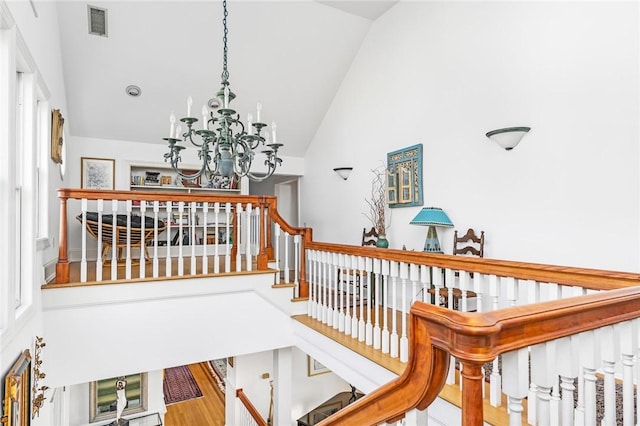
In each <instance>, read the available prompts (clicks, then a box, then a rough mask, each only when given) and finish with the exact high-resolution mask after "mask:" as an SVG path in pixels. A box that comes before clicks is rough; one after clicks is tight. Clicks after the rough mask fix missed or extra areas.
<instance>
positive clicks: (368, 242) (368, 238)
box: [361, 227, 378, 246]
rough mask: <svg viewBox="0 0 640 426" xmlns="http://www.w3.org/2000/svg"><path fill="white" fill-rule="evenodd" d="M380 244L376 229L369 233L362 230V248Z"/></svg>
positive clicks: (372, 228)
mask: <svg viewBox="0 0 640 426" xmlns="http://www.w3.org/2000/svg"><path fill="white" fill-rule="evenodd" d="M377 242H378V232H376V228H374V227H371V229H370V230H369V231H367V228H362V244H361V245H362V246H375V245H376V243H377Z"/></svg>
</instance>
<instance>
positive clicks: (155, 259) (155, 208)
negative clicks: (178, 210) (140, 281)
mask: <svg viewBox="0 0 640 426" xmlns="http://www.w3.org/2000/svg"><path fill="white" fill-rule="evenodd" d="M159 213H160V202H159V201H158V200H155V201H154V202H153V223H154V224H153V261H152V264H153V267H152V268H153V278H158V274H159V269H160V265H159V263H158V224H159V223H160V218H159V217H158V214H159ZM167 250H169V247H167Z"/></svg>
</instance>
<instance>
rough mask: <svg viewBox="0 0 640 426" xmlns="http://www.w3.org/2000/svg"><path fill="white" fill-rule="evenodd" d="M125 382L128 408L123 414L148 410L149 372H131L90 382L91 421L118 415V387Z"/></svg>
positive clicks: (112, 417)
mask: <svg viewBox="0 0 640 426" xmlns="http://www.w3.org/2000/svg"><path fill="white" fill-rule="evenodd" d="M123 382H124V394H125V397H126V408H125V409H124V411H123V415H125V416H126V415H129V414H135V413H141V412H143V411H146V410H147V373H139V374H130V375H128V376H124V377H113V378H111V379H104V380H98V381H97V382H91V383H90V384H89V392H90V393H89V401H90V404H89V421H90V422H91V423H93V422H99V421H103V420H109V419H114V418H115V417H116V410H117V400H118V396H117V393H116V387H117V385H118V384H120V385H121V387H122V384H123Z"/></svg>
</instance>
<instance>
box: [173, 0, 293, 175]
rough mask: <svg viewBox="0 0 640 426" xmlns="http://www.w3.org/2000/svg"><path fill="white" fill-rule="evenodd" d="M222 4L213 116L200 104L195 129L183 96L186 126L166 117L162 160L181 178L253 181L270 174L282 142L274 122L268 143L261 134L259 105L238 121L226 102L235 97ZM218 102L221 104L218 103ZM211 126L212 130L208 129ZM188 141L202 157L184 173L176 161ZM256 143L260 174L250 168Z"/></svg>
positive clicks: (212, 104)
mask: <svg viewBox="0 0 640 426" xmlns="http://www.w3.org/2000/svg"><path fill="white" fill-rule="evenodd" d="M222 6H223V19H222V25H223V30H224V31H223V38H222V41H223V45H224V48H223V63H222V76H221V79H222V82H221V88H220V90H219V91H218V93H216V97H217V98H218V99H215V98H214V99H211V100H210V101H209V106H211V107H212V108H213V109H217V114H218V115H217V117H214V116H213V111H210V110H209V108H207V106H206V105H205V106H203V107H202V128H201V130H195V128H194V127H193V125H194V123H196V122H197V121H198V119H197V118H195V117H193V116H192V114H191V106H192V103H193V100H192V98H191V97H189V98H188V99H187V116H186V117H184V118H181V119H180V121H181V122H182V123H185V124H186V125H187V130H186V132H185V133H182V128H181V125H179V124H178V125H177V126H176V125H175V115H174V114H173V113H171V116H170V117H169V122H170V129H169V137H167V138H164V140H166V141H167V142H168V143H169V152H168V153H166V154H165V155H164V159H165V161H169V162H170V163H171V167H172V168H173V170H174V171H175V172H176V173H178V174H179V175H180V176H182V177H183V178H187V179H193V178H197V177H200V176H202V175H204V176H205V177H206V178H207V179H211V178H212V177H214V176H220V177H221V178H222V179H224V180H231V179H232V178H233V177H234V176H238V177H244V176H247V177H248V178H249V179H251V180H253V181H263V180H265V179H266V178H268V177H269V176H271V175H273V173H274V172H275V170H276V168H277V167H278V166H279V165H280V164H281V163H282V159H281V158H279V157H278V149H279V148H280V147H281V146H282V144H280V143H278V142H277V139H276V124H275V122H273V123H272V125H271V132H272V141H271V143H269V135H268V133H265V134H264V135H262V129H263V128H265V127H266V126H267V124H266V123H262V122H261V121H260V119H261V117H260V114H261V110H262V105H261V104H260V103H258V105H257V116H256V120H255V122H254V121H253V116H252V115H251V114H249V115H248V116H247V125H246V126H245V125H244V124H243V123H242V122H241V121H240V114H237V113H236V111H235V110H234V109H232V108H231V107H230V106H229V104H230V103H231V102H232V101H233V100H234V98H235V97H236V95H235V93H233V92H232V91H231V90H230V88H229V85H230V83H229V71H228V70H227V51H228V48H227V34H228V32H229V31H228V29H227V16H228V12H227V2H226V0H224V1H223V2H222ZM220 105H222V108H219V106H220ZM210 128H213V129H215V130H210ZM195 135H197V136H200V138H201V139H202V141H201V142H196V141H194V136H195ZM187 140H188V141H189V142H191V143H192V144H193V145H194V146H196V147H198V148H199V158H200V159H201V160H202V167H201V168H200V170H197V171H196V172H195V173H193V174H191V175H187V174H185V173H183V172H182V171H180V169H179V167H178V164H179V163H180V161H181V158H180V151H182V150H183V149H185V148H186V147H185V146H183V145H181V142H183V141H184V142H185V143H186V141H187ZM260 145H263V146H266V147H267V149H266V150H263V151H262V153H263V154H265V156H266V160H265V161H264V165H265V166H267V171H266V173H265V174H264V176H258V175H256V174H254V173H252V172H251V165H252V161H253V159H254V157H255V155H256V153H255V151H254V150H256V149H257V148H258V147H259V146H260Z"/></svg>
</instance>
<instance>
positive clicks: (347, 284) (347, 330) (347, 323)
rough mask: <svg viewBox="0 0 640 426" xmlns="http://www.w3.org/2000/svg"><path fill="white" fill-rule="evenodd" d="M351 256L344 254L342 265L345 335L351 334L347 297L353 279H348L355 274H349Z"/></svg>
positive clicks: (349, 302) (349, 309)
mask: <svg viewBox="0 0 640 426" xmlns="http://www.w3.org/2000/svg"><path fill="white" fill-rule="evenodd" d="M353 258H354V257H353V256H349V255H345V258H344V265H345V275H346V277H345V293H344V294H345V296H344V297H345V299H344V300H345V316H344V334H346V335H347V336H351V324H352V322H351V308H352V307H353V306H352V304H351V299H350V298H349V290H350V287H351V285H350V283H351V282H353V283H355V281H350V280H351V279H353V280H355V275H354V276H353V277H352V276H351V267H352V265H353Z"/></svg>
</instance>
